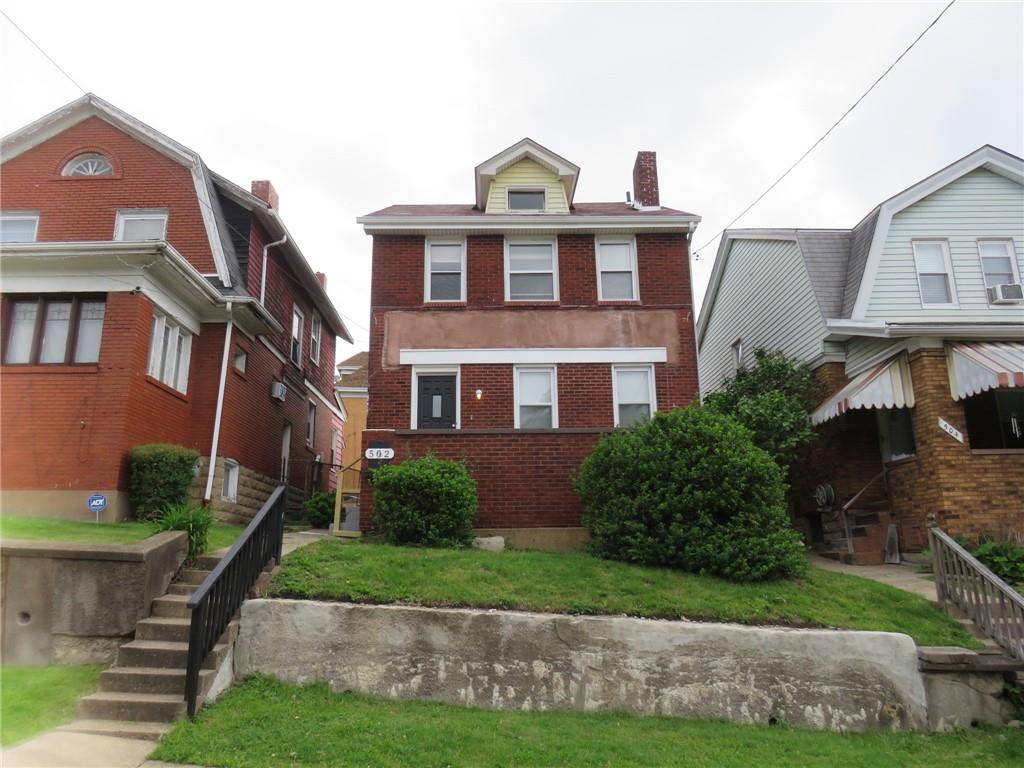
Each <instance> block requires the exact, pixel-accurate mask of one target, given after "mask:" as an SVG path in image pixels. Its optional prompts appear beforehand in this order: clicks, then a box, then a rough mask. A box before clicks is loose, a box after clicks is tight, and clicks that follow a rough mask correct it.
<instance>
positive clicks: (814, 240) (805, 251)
mask: <svg viewBox="0 0 1024 768" xmlns="http://www.w3.org/2000/svg"><path fill="white" fill-rule="evenodd" d="M796 240H797V245H799V246H800V254H801V255H802V256H803V258H804V264H806V265H807V274H808V275H809V276H810V278H811V285H812V286H813V288H814V295H815V297H816V298H817V300H818V307H819V308H820V309H821V315H822V317H838V316H839V313H840V312H841V311H842V307H843V292H844V291H845V289H846V271H847V270H846V262H847V260H848V258H849V253H850V240H851V234H850V230H848V229H798V230H797V232H796Z"/></svg>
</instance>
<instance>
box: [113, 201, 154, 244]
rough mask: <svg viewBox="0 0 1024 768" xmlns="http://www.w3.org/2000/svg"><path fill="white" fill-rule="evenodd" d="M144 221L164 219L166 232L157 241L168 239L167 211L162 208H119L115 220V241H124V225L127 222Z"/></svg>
mask: <svg viewBox="0 0 1024 768" xmlns="http://www.w3.org/2000/svg"><path fill="white" fill-rule="evenodd" d="M142 219H162V220H163V223H164V231H163V234H161V235H160V237H158V238H156V239H157V240H166V239H167V211H166V210H165V209H162V208H151V209H143V208H119V209H118V211H117V215H116V217H115V219H114V239H115V240H124V224H125V222H126V221H139V220H142Z"/></svg>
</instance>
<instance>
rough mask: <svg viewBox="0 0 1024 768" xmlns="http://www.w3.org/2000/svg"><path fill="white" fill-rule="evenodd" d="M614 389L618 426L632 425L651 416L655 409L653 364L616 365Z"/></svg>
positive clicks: (613, 380) (613, 369) (613, 379)
mask: <svg viewBox="0 0 1024 768" xmlns="http://www.w3.org/2000/svg"><path fill="white" fill-rule="evenodd" d="M612 389H613V396H614V397H613V399H614V401H615V402H614V408H615V426H616V427H631V426H633V425H634V424H638V423H639V422H641V421H645V420H646V419H649V418H651V415H652V414H653V413H654V410H655V401H654V369H653V368H652V367H651V366H649V365H645V366H614V367H613V368H612Z"/></svg>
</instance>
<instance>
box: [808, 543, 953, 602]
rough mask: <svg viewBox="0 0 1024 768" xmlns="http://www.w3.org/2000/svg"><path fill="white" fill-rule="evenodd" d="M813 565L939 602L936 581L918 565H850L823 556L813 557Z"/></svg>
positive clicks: (813, 555) (815, 555)
mask: <svg viewBox="0 0 1024 768" xmlns="http://www.w3.org/2000/svg"><path fill="white" fill-rule="evenodd" d="M811 565H813V566H815V567H816V568H821V569H822V570H825V571H836V572H837V573H849V574H851V575H852V576H860V577H861V578H864V579H871V581H877V582H879V583H881V584H888V585H889V586H890V587H896V589H902V590H903V591H905V592H913V593H914V594H915V595H920V596H921V597H923V598H924V599H925V600H929V601H931V602H933V603H937V602H938V601H939V598H938V594H937V593H936V591H935V581H934V580H932V578H931V576H929V575H928V574H925V573H919V572H918V570H917V565H915V564H912V563H900V564H899V565H850V564H848V563H840V562H839V561H838V560H830V559H828V558H827V557H822V556H821V555H817V554H812V555H811Z"/></svg>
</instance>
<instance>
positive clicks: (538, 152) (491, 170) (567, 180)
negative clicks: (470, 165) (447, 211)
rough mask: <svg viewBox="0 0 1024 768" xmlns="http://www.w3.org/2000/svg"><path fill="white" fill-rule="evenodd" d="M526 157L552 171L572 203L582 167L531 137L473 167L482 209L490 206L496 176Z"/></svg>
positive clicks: (477, 195)
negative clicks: (488, 199) (489, 200)
mask: <svg viewBox="0 0 1024 768" xmlns="http://www.w3.org/2000/svg"><path fill="white" fill-rule="evenodd" d="M523 158H530V159H531V160H533V161H534V162H535V163H537V164H539V165H540V166H542V167H544V168H546V169H547V170H549V171H551V173H553V174H554V175H555V176H557V177H558V180H559V181H560V182H562V185H563V186H564V188H565V197H566V200H567V201H568V203H569V205H570V206H572V199H573V196H574V195H575V194H576V182H577V180H578V179H579V175H580V167H579V166H578V165H575V164H574V163H570V162H569V161H568V160H566V159H565V158H564V157H562V156H561V155H557V154H555V153H554V152H552V151H551V150H550V149H548V148H547V147H544V146H541V145H540V144H538V143H537V142H536V141H534V140H533V139H531V138H525V139H522V140H521V141H517V142H516V143H515V144H513V145H512V146H511V147H508V148H506V149H503V150H502V151H501V152H499V153H498V154H496V155H494V157H491V158H488V159H487V160H484V161H483V162H482V163H480V165H478V166H477V167H476V169H475V170H474V180H475V185H476V207H477V209H479V210H481V211H483V210H485V209H486V207H487V194H488V191H489V190H490V186H491V182H492V181H494V177H495V176H497V175H498V174H499V173H501V171H503V170H505V169H506V168H508V167H510V166H512V165H514V164H515V163H518V162H519V161H520V160H522V159H523Z"/></svg>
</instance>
